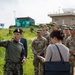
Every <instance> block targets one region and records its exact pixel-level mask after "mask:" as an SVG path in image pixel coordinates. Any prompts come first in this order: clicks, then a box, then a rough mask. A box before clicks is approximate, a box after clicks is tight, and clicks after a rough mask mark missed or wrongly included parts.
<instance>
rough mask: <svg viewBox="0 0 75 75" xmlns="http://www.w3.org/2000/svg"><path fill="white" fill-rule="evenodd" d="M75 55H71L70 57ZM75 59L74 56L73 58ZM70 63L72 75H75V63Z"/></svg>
mask: <svg viewBox="0 0 75 75" xmlns="http://www.w3.org/2000/svg"><path fill="white" fill-rule="evenodd" d="M71 56H73V55H70V57H71ZM73 57H74V56H73ZM69 63H70V75H74V67H75V61H74V60H73V61H69Z"/></svg>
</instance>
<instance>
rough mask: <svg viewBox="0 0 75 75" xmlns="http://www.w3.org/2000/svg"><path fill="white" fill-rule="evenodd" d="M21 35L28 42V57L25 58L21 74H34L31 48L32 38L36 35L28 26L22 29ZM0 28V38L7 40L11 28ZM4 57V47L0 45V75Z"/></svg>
mask: <svg viewBox="0 0 75 75" xmlns="http://www.w3.org/2000/svg"><path fill="white" fill-rule="evenodd" d="M23 30H24V32H23V37H25V38H26V39H27V43H28V57H27V59H26V63H25V64H24V66H23V69H24V74H23V75H34V67H33V53H32V48H31V43H32V39H33V38H34V37H35V36H36V33H35V32H32V33H31V32H30V28H24V29H23ZM10 31H11V32H10V34H9V29H0V40H7V39H11V38H12V37H13V29H10ZM4 57H5V48H3V47H0V75H3V65H4Z"/></svg>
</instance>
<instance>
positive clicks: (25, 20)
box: [15, 17, 35, 27]
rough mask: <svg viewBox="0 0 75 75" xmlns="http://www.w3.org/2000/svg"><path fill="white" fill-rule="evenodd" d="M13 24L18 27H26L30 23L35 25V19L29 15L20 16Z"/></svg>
mask: <svg viewBox="0 0 75 75" xmlns="http://www.w3.org/2000/svg"><path fill="white" fill-rule="evenodd" d="M15 24H16V26H20V27H28V26H31V25H35V21H34V19H32V18H30V17H21V18H16V19H15Z"/></svg>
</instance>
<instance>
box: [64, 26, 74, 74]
mask: <svg viewBox="0 0 75 75" xmlns="http://www.w3.org/2000/svg"><path fill="white" fill-rule="evenodd" d="M69 29H70V34H71V35H70V36H69V37H68V38H67V40H66V43H65V45H66V46H67V47H68V48H69V50H70V51H69V52H70V65H71V67H70V74H71V75H74V67H75V26H71V27H70V28H69Z"/></svg>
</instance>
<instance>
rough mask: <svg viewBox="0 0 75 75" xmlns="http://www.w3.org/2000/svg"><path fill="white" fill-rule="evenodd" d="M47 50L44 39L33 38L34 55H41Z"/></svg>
mask: <svg viewBox="0 0 75 75" xmlns="http://www.w3.org/2000/svg"><path fill="white" fill-rule="evenodd" d="M46 48H47V40H46V38H44V37H42V38H40V39H39V38H35V39H34V40H33V42H32V51H33V53H34V55H37V53H40V54H43V53H44V52H45V51H46Z"/></svg>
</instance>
